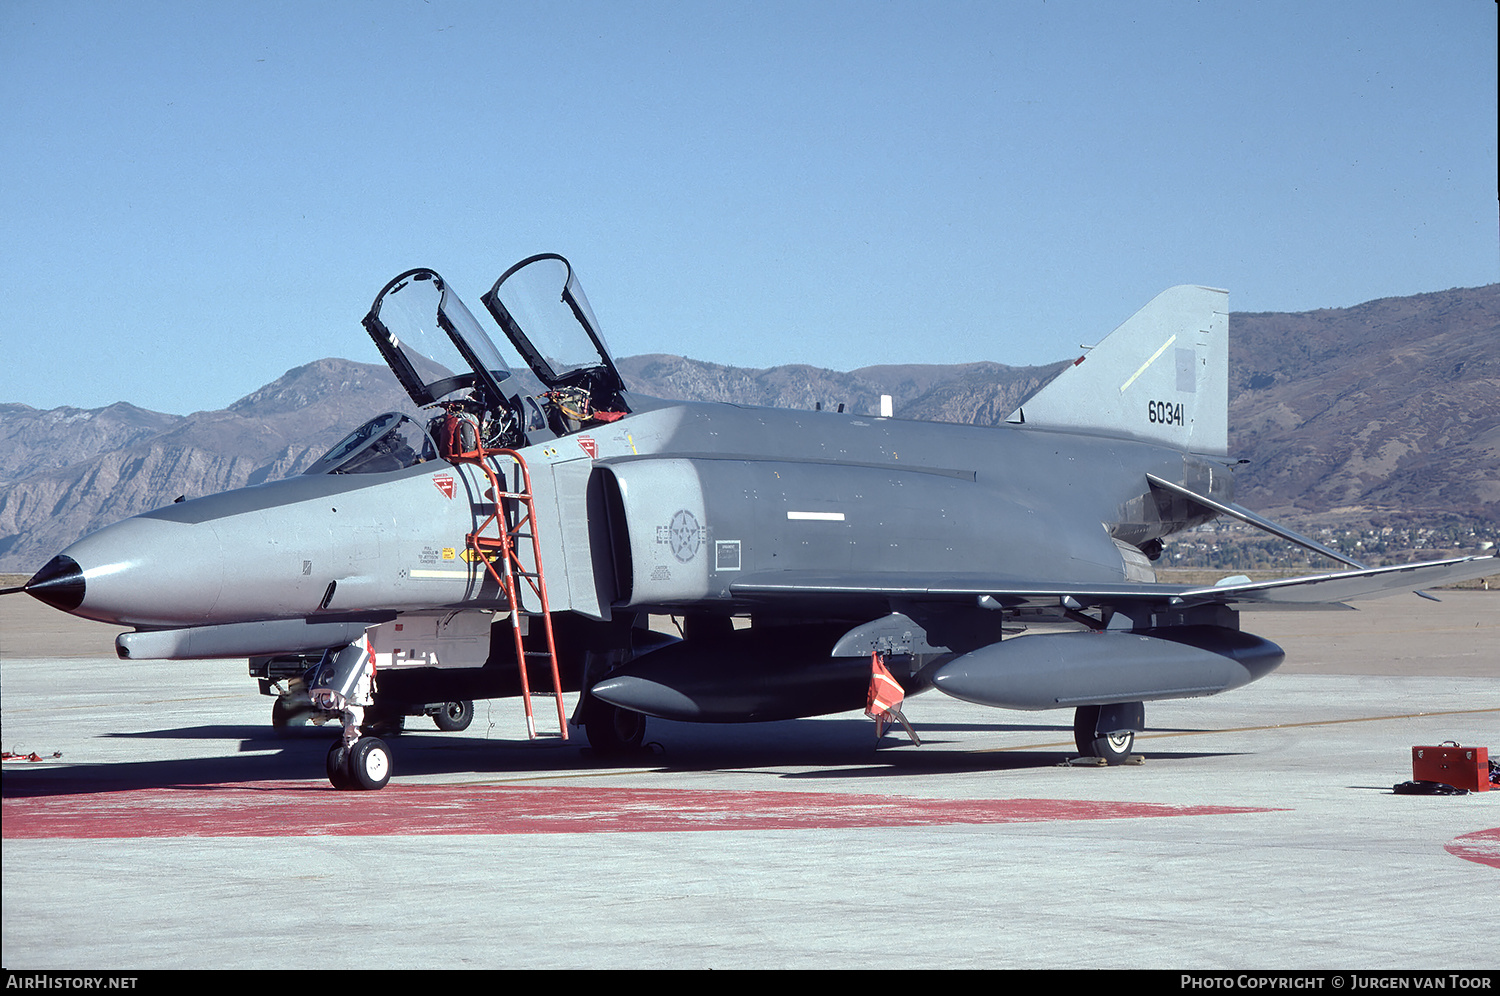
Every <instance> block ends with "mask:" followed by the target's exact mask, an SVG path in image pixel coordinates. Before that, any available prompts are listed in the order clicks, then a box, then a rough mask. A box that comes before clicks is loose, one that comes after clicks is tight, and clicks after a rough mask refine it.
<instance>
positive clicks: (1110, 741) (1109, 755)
mask: <svg viewBox="0 0 1500 996" xmlns="http://www.w3.org/2000/svg"><path fill="white" fill-rule="evenodd" d="M1098 723H1099V706H1096V705H1094V706H1079V707H1078V709H1077V710H1076V711H1074V713H1073V743H1074V744H1076V745H1077V747H1078V753H1080V754H1082V755H1083V756H1084V757H1100V758H1103V759H1104V763H1105V764H1124V763H1125V762H1126V761H1128V760H1130V755H1131V754H1132V753H1133V752H1134V750H1135V733H1134V732H1133V731H1131V730H1126V731H1124V732H1122V733H1112V734H1105V735H1100V734H1097V733H1095V732H1094V731H1095V730H1096V729H1097V727H1098Z"/></svg>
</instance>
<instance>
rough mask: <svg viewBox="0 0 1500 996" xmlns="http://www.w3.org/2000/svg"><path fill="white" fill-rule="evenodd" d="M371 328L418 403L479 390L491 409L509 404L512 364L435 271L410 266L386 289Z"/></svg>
mask: <svg viewBox="0 0 1500 996" xmlns="http://www.w3.org/2000/svg"><path fill="white" fill-rule="evenodd" d="M364 326H365V329H366V330H367V331H368V332H369V333H370V338H371V339H374V340H375V345H376V346H377V347H378V348H379V349H380V354H381V355H382V356H384V357H385V361H386V363H388V364H389V365H390V368H391V372H392V373H394V374H395V375H396V379H397V380H398V381H400V382H401V386H402V387H404V388H406V393H407V394H409V395H411V399H412V401H414V402H416V403H417V404H418V405H431V404H435V403H437V402H439V401H441V400H443V399H444V398H446V397H448V396H449V395H451V394H456V393H457V392H459V391H465V390H471V389H472V390H474V391H476V392H478V393H479V394H480V395H481V400H482V402H483V403H484V405H485V407H487V408H498V407H500V406H501V405H502V404H504V403H505V400H506V399H505V393H504V391H502V390H501V387H500V382H501V381H503V380H505V379H506V378H507V377H509V376H510V367H509V366H507V365H506V363H505V360H504V359H502V358H501V356H500V352H499V350H497V349H496V348H495V344H494V343H493V342H491V341H490V337H489V336H487V335H485V333H484V329H482V328H480V326H479V323H478V322H477V321H475V319H474V316H473V314H471V313H470V311H469V309H468V308H467V307H465V306H464V303H463V301H461V300H459V298H458V295H457V294H455V293H453V292H452V291H451V290H450V289H449V288H448V285H447V284H445V283H444V282H443V278H442V277H440V276H438V274H436V273H434V272H433V271H432V270H427V269H417V270H408V271H406V272H405V273H403V274H401V275H400V276H399V277H397V278H396V279H394V280H392V281H391V282H390V283H388V284H386V285H385V287H384V288H382V289H381V291H380V293H379V294H378V295H376V297H375V303H374V304H373V305H371V307H370V313H369V314H368V315H366V316H365V318H364Z"/></svg>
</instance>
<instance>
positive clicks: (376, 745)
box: [327, 737, 391, 792]
mask: <svg viewBox="0 0 1500 996" xmlns="http://www.w3.org/2000/svg"><path fill="white" fill-rule="evenodd" d="M327 769H328V781H329V784H331V785H332V786H333V787H334V788H336V789H363V790H365V791H369V792H373V791H375V790H376V789H382V788H385V785H386V783H387V782H389V781H390V780H391V750H390V748H389V747H387V746H386V745H385V741H383V740H381V739H380V738H379V737H360V738H359V739H358V740H356V741H354V743H353V745H352V746H348V747H346V746H344V742H343V741H342V740H336V741H334V743H333V746H332V747H330V748H329V749H328V759H327Z"/></svg>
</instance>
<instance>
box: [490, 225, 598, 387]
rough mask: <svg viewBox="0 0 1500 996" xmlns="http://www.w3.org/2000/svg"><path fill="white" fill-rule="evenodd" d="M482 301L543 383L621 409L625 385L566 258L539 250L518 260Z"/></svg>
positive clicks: (596, 320)
mask: <svg viewBox="0 0 1500 996" xmlns="http://www.w3.org/2000/svg"><path fill="white" fill-rule="evenodd" d="M483 301H484V305H485V307H486V308H488V309H489V312H490V314H491V315H492V316H494V319H495V321H496V322H498V323H499V324H500V328H501V329H502V330H504V332H505V334H506V335H507V336H509V337H510V341H511V342H512V343H513V344H514V345H515V347H516V350H517V351H518V352H520V354H521V356H522V358H524V359H525V360H526V363H527V365H528V366H530V367H531V369H532V372H533V373H535V374H536V376H537V379H538V380H540V381H541V382H542V383H543V384H546V385H547V387H549V388H551V389H552V390H554V391H555V390H559V389H563V388H574V389H582V390H584V391H587V392H588V394H589V395H590V396H591V399H592V404H593V406H594V407H595V408H596V409H599V410H613V411H624V410H626V409H625V404H624V401H623V399H622V398H621V397H620V392H621V391H623V390H624V389H625V385H624V383H623V382H622V381H621V380H620V374H619V371H617V370H616V369H615V364H614V360H612V359H611V358H610V354H609V347H607V346H606V345H605V344H604V337H603V335H602V334H601V333H600V331H599V321H598V319H596V318H595V317H594V312H593V309H591V308H590V307H589V302H588V299H587V298H586V297H584V296H583V287H582V286H580V285H579V283H578V278H577V277H576V276H575V275H574V273H573V267H572V264H570V263H569V262H568V261H567V260H566V259H564V258H563V257H562V256H559V255H557V254H556V253H542V254H540V255H537V256H531V257H528V258H527V259H523V260H521V262H519V263H517V264H516V265H515V266H512V267H511V268H510V269H509V270H506V271H505V273H504V274H502V275H501V277H500V279H499V280H497V281H495V286H493V287H491V288H490V290H489V293H487V294H485V295H484V297H483Z"/></svg>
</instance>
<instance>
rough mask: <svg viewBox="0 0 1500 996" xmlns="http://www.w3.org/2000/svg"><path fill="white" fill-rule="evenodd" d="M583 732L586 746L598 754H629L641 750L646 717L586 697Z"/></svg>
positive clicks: (644, 737) (644, 738)
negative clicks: (586, 737)
mask: <svg viewBox="0 0 1500 996" xmlns="http://www.w3.org/2000/svg"><path fill="white" fill-rule="evenodd" d="M583 731H584V732H585V733H586V734H588V738H589V746H590V747H592V748H594V750H596V751H598V752H599V753H600V754H606V755H610V756H614V755H618V754H630V753H633V752H635V751H638V750H640V749H641V744H642V743H644V742H645V740H646V717H645V716H644V715H643V714H641V713H638V712H631V711H630V710H629V709H620V708H618V707H616V706H612V705H610V704H609V703H608V702H601V701H600V700H599V699H596V698H594V697H593V696H589V699H588V704H587V705H586V706H584V712H583Z"/></svg>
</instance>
